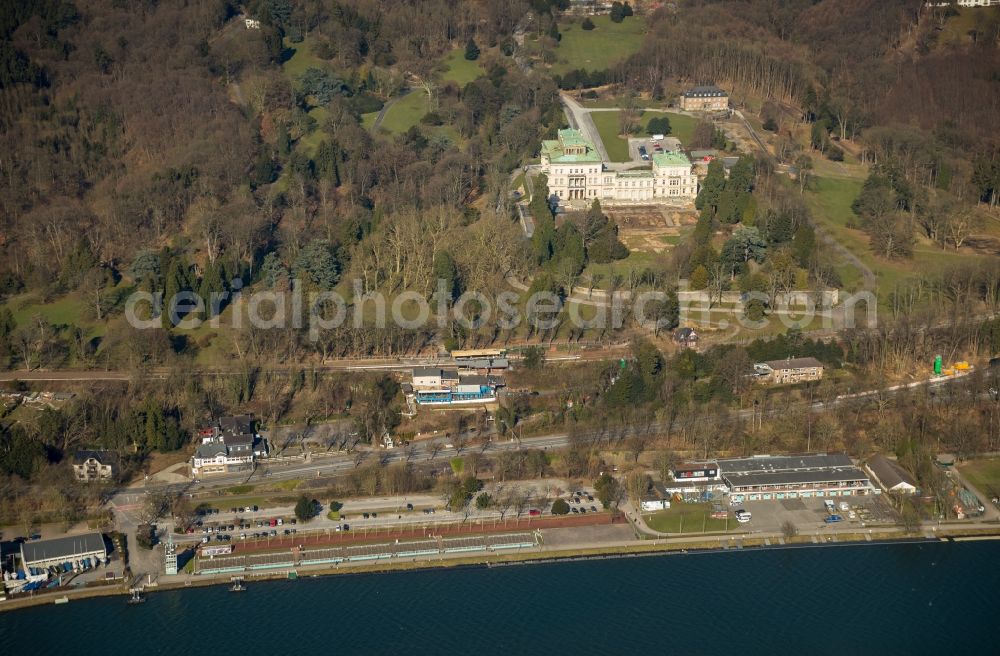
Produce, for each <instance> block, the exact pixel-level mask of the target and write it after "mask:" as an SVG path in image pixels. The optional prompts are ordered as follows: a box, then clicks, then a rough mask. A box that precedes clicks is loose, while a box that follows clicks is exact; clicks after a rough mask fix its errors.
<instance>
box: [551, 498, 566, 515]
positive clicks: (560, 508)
mask: <svg viewBox="0 0 1000 656" xmlns="http://www.w3.org/2000/svg"><path fill="white" fill-rule="evenodd" d="M552 514H553V515H568V514H569V504H568V503H566V500H565V499H556V500H555V501H553V502H552Z"/></svg>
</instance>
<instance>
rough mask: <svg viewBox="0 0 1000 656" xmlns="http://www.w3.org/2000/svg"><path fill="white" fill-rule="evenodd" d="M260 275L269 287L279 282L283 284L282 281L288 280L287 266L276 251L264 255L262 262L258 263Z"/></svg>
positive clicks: (275, 285) (272, 287)
mask: <svg viewBox="0 0 1000 656" xmlns="http://www.w3.org/2000/svg"><path fill="white" fill-rule="evenodd" d="M260 277H261V279H262V280H263V281H264V282H265V283H267V286H268V287H270V288H271V289H274V288H275V287H277V286H278V285H279V283H281V284H282V285H283V284H284V283H283V281H286V282H287V281H288V278H289V274H288V268H287V267H286V266H285V264H284V262H282V261H281V258H280V257H279V256H278V253H277V252H276V251H271V252H270V253H268V254H267V255H265V256H264V262H263V263H261V265H260Z"/></svg>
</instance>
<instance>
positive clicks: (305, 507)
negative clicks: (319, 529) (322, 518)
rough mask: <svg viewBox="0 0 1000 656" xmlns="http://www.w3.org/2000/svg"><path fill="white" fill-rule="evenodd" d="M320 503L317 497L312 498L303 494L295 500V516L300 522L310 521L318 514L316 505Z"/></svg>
mask: <svg viewBox="0 0 1000 656" xmlns="http://www.w3.org/2000/svg"><path fill="white" fill-rule="evenodd" d="M318 505H319V504H318V503H317V502H316V500H315V499H310V498H309V497H307V496H306V495H304V494H303V495H302V496H300V497H299V500H298V501H296V502H295V516H296V517H297V518H298V520H299V521H300V522H308V521H309V520H310V519H312V518H313V517H315V516H316V506H318Z"/></svg>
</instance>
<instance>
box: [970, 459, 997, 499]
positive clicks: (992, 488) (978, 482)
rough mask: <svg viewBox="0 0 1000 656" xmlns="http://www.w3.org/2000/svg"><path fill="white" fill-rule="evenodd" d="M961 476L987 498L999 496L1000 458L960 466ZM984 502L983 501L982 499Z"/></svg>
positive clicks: (975, 461)
mask: <svg viewBox="0 0 1000 656" xmlns="http://www.w3.org/2000/svg"><path fill="white" fill-rule="evenodd" d="M961 472H962V476H965V477H966V478H967V479H969V482H970V483H972V484H973V485H974V486H975V487H976V489H977V490H979V491H980V492H981V493H982V494H985V495H986V496H987V497H993V496H997V495H1000V458H994V459H991V460H974V461H972V462H970V463H968V464H964V465H962V466H961ZM983 501H985V499H983Z"/></svg>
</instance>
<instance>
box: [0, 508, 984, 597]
mask: <svg viewBox="0 0 1000 656" xmlns="http://www.w3.org/2000/svg"><path fill="white" fill-rule="evenodd" d="M957 528H958V527H956V529H957ZM796 537H798V538H803V539H797V540H789V541H786V542H784V543H772V542H770V540H769V539H768V538H765V537H751V538H742V542H743V544H742V545H732V546H728V547H724V546H721V545H719V544H712V543H711V541H709V540H706V541H705V542H694V543H684V542H669V541H666V540H646V541H639V542H635V543H628V544H609V545H607V546H604V547H601V546H596V547H585V548H572V547H567V548H563V549H557V550H553V551H546V550H545V549H544V547H543V548H542V549H541V550H532V551H528V552H522V553H507V554H492V555H491V554H485V555H482V554H481V555H477V556H460V557H456V558H439V559H433V558H422V559H416V558H414V559H413V560H409V561H400V560H396V561H389V562H381V563H371V564H362V565H356V566H354V565H352V566H348V567H339V566H335V567H329V566H323V567H316V568H315V569H313V568H310V567H308V566H307V567H298V568H294V567H293V568H289V569H285V570H281V571H280V572H279V571H276V572H257V573H253V574H250V575H248V574H243V575H242V576H237V575H236V574H230V575H223V576H218V575H216V576H205V577H204V578H200V579H192V580H188V581H186V582H184V583H160V584H157V585H154V586H152V587H147V588H145V589H144V590H143V594H151V593H156V592H161V591H163V592H166V591H175V590H184V589H188V588H201V587H207V586H219V585H229V584H230V583H231V582H232V579H233V578H236V577H238V578H243V580H244V581H245V582H248V583H250V582H257V581H259V582H267V581H284V580H289V577H288V574H289V573H290V572H295V575H296V578H297V579H304V578H319V577H328V576H350V575H366V574H385V573H393V572H417V571H430V570H436V569H473V568H475V569H480V568H488V569H489V568H493V567H511V566H515V565H548V564H555V563H562V562H585V561H597V560H612V559H620V558H640V557H650V556H682V555H683V556H687V555H702V554H716V553H728V552H737V553H739V552H758V551H765V550H778V549H808V548H824V547H852V546H853V547H857V546H884V545H892V544H922V543H938V542H972V541H990V540H1000V526H998V527H995V528H993V527H991V528H987V529H965V530H960V529H959V530H955V531H940V530H939V531H938V534H937V535H934V536H926V535H910V534H894V533H886V534H880V535H879V537H878V538H870V539H869V538H866V539H850V540H837V541H824V542H813V541H812V540H807V539H804V538H805V537H806V536H796ZM111 596H118V597H123V598H125V597H128V591H127V590H126V589H124V588H123V587H122V586H106V587H99V588H83V589H79V590H75V591H63V592H62V594H59V593H56V592H54V593H51V594H45V595H40V596H35V597H29V598H24V599H8V600H6V601H3V602H0V613H2V612H9V611H16V610H21V609H24V608H33V607H36V606H44V605H55V602H56V600H57V599H63V598H64V597H66V598H68V600H69V601H76V600H82V599H93V598H97V597H111Z"/></svg>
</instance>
